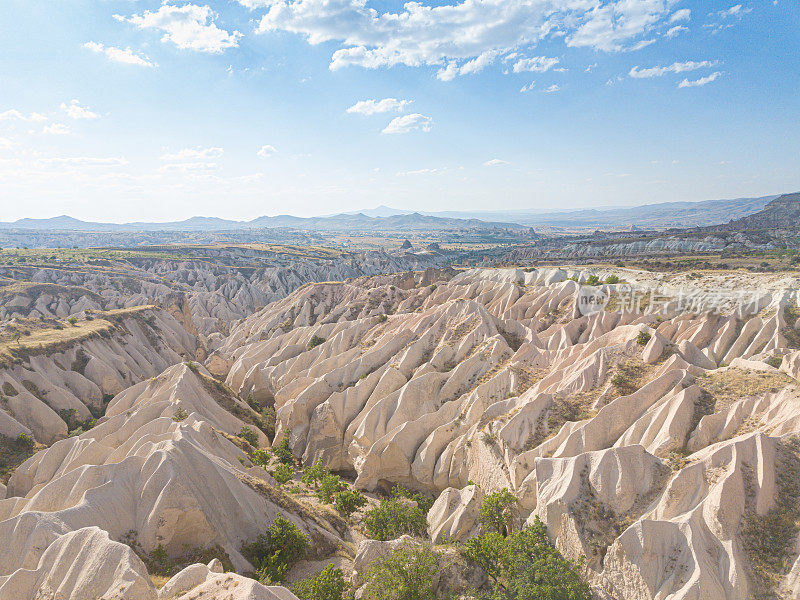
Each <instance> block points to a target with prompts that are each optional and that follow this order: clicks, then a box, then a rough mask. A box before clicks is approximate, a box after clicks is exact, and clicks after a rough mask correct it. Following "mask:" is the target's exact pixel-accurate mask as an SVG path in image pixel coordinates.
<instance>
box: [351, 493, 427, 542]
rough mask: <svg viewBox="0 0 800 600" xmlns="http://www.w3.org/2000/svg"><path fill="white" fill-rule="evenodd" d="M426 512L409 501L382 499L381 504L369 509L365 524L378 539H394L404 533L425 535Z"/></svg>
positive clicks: (371, 535)
mask: <svg viewBox="0 0 800 600" xmlns="http://www.w3.org/2000/svg"><path fill="white" fill-rule="evenodd" d="M427 525H428V524H427V522H426V520H425V513H424V512H422V510H421V509H420V508H419V507H417V506H414V505H413V504H411V503H409V502H404V501H402V500H394V499H389V500H381V503H380V506H376V507H374V508H371V509H370V510H369V511H367V514H366V516H365V518H364V526H365V527H366V528H367V532H368V533H369V535H370V537H372V538H374V539H376V540H382V541H386V540H393V539H396V538H398V537H400V536H401V535H403V534H404V533H408V534H410V535H416V536H420V537H421V536H423V535H425V530H426V529H427Z"/></svg>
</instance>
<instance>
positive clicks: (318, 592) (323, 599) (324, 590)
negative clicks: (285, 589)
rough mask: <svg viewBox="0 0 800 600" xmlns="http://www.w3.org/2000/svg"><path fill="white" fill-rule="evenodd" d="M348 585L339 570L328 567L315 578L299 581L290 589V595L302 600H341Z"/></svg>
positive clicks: (331, 566)
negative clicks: (292, 594)
mask: <svg viewBox="0 0 800 600" xmlns="http://www.w3.org/2000/svg"><path fill="white" fill-rule="evenodd" d="M349 588H350V584H349V583H347V581H345V579H344V574H343V573H342V570H341V569H337V568H334V566H333V565H328V566H327V567H325V568H324V569H323V570H322V571H320V572H319V573H317V575H316V577H309V578H307V579H301V580H300V581H298V582H297V583H295V584H294V585H293V586H292V587H291V590H292V593H294V595H295V596H297V597H298V598H301V599H302V600H343V599H344V595H345V592H346V591H347V590H348V589H349Z"/></svg>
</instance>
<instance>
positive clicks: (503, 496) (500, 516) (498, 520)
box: [480, 488, 517, 536]
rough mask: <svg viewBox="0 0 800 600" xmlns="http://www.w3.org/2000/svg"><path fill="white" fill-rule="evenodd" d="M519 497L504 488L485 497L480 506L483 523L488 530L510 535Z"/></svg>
mask: <svg viewBox="0 0 800 600" xmlns="http://www.w3.org/2000/svg"><path fill="white" fill-rule="evenodd" d="M516 505H517V497H516V496H514V494H512V493H511V492H509V491H508V488H503V489H502V490H498V491H496V492H492V493H491V494H486V495H485V496H484V497H483V502H481V508H480V520H481V524H482V525H483V527H484V528H485V529H486V530H487V531H493V532H495V533H499V534H500V535H503V536H505V535H508V534H509V533H510V532H511V526H512V525H513V523H514V509H515V507H516Z"/></svg>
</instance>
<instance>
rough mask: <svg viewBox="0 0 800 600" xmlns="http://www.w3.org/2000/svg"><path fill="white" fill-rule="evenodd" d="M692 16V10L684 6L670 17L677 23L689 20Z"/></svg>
mask: <svg viewBox="0 0 800 600" xmlns="http://www.w3.org/2000/svg"><path fill="white" fill-rule="evenodd" d="M691 18H692V11H691V10H690V9H688V8H682V9H680V10H676V11H675V12H674V13H672V16H671V17H670V18H669V22H670V23H677V22H678V21H688V20H689V19H691Z"/></svg>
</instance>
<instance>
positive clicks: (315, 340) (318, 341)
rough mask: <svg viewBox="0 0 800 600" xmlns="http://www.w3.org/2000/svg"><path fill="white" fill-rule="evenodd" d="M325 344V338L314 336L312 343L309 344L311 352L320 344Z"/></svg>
mask: <svg viewBox="0 0 800 600" xmlns="http://www.w3.org/2000/svg"><path fill="white" fill-rule="evenodd" d="M324 343H325V338H324V337H319V336H318V335H315V336H312V338H311V341H310V342H308V349H309V350H311V349H312V348H316V347H317V346H319V345H320V344H324Z"/></svg>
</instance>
